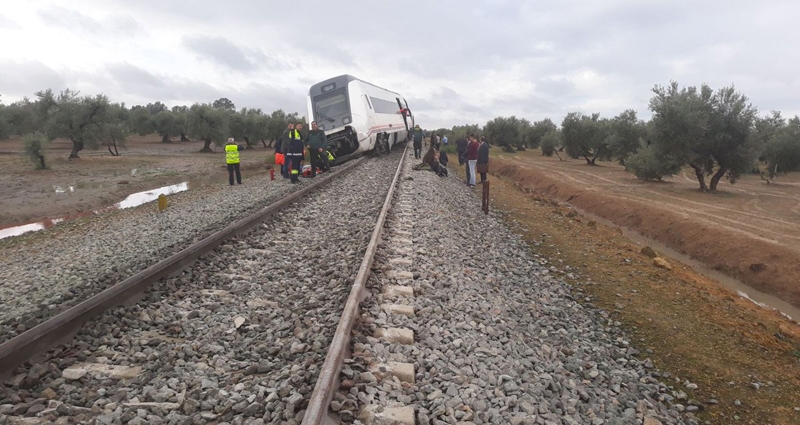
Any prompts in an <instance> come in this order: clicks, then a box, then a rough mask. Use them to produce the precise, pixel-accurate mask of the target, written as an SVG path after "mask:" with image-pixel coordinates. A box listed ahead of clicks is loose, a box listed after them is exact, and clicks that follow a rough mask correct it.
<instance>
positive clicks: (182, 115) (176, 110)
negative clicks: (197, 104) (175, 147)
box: [172, 105, 191, 142]
mask: <svg viewBox="0 0 800 425" xmlns="http://www.w3.org/2000/svg"><path fill="white" fill-rule="evenodd" d="M172 113H173V115H174V117H175V127H176V128H177V129H178V134H180V136H181V142H191V140H189V138H188V137H186V135H187V134H189V124H188V122H187V121H186V115H187V114H188V113H189V107H188V106H185V105H176V106H173V107H172Z"/></svg>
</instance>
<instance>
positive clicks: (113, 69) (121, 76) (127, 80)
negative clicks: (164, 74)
mask: <svg viewBox="0 0 800 425" xmlns="http://www.w3.org/2000/svg"><path fill="white" fill-rule="evenodd" d="M106 69H107V70H108V73H109V74H110V75H111V77H112V78H114V79H115V80H116V81H118V82H121V83H123V84H125V85H131V86H135V87H143V88H144V87H152V88H157V89H161V88H163V87H164V80H163V79H162V78H157V77H156V76H155V75H153V74H151V73H150V72H148V71H145V70H144V69H142V68H139V67H137V66H134V65H131V64H129V63H117V64H111V65H107V66H106Z"/></svg>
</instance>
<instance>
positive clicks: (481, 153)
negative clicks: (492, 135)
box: [476, 137, 489, 183]
mask: <svg viewBox="0 0 800 425" xmlns="http://www.w3.org/2000/svg"><path fill="white" fill-rule="evenodd" d="M476 168H477V170H478V173H479V174H480V175H481V181H480V183H483V182H485V181H486V173H488V172H489V142H487V141H486V137H481V145H480V146H479V147H478V163H477V166H476Z"/></svg>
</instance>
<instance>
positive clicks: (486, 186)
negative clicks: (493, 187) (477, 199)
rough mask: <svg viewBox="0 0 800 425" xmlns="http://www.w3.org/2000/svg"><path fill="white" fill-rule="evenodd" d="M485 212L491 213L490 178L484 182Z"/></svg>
mask: <svg viewBox="0 0 800 425" xmlns="http://www.w3.org/2000/svg"><path fill="white" fill-rule="evenodd" d="M482 203H483V205H482V207H483V213H484V214H489V180H486V181H484V182H483V199H482Z"/></svg>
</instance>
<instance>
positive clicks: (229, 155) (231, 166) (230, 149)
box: [225, 137, 242, 186]
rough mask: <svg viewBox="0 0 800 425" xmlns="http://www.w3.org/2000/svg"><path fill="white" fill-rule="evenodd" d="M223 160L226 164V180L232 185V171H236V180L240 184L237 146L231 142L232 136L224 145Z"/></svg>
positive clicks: (240, 173) (240, 174) (240, 175)
mask: <svg viewBox="0 0 800 425" xmlns="http://www.w3.org/2000/svg"><path fill="white" fill-rule="evenodd" d="M225 162H226V163H227V164H228V182H230V184H231V186H233V172H234V171H235V172H236V182H237V183H239V184H242V172H241V171H240V170H239V146H237V145H236V143H234V142H233V137H231V138H229V139H228V144H226V145H225Z"/></svg>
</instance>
